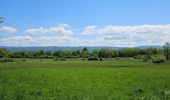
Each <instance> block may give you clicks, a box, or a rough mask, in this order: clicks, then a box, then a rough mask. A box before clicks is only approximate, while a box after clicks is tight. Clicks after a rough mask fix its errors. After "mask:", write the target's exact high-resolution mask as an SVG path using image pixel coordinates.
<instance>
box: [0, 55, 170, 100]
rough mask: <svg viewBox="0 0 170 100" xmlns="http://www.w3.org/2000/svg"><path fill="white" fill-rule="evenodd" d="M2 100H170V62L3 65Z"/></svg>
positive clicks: (0, 75)
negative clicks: (158, 63)
mask: <svg viewBox="0 0 170 100" xmlns="http://www.w3.org/2000/svg"><path fill="white" fill-rule="evenodd" d="M0 100H170V62H166V63H164V64H160V65H156V64H152V63H144V62H142V61H141V60H139V59H133V58H120V59H118V60H115V59H110V60H107V61H102V62H100V61H82V60H79V59H77V60H76V59H74V60H67V61H54V60H53V59H43V60H42V61H40V59H27V60H26V62H23V61H22V60H18V61H17V62H10V63H0Z"/></svg>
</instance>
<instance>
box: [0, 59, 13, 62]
mask: <svg viewBox="0 0 170 100" xmlns="http://www.w3.org/2000/svg"><path fill="white" fill-rule="evenodd" d="M14 61H15V60H14V59H12V58H0V62H14Z"/></svg>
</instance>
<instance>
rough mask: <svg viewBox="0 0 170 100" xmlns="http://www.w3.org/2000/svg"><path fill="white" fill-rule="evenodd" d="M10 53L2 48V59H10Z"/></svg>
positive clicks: (0, 52) (0, 49)
mask: <svg viewBox="0 0 170 100" xmlns="http://www.w3.org/2000/svg"><path fill="white" fill-rule="evenodd" d="M9 54H10V52H9V51H8V50H7V49H4V48H0V58H3V57H8V56H9Z"/></svg>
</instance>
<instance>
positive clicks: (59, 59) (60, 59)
mask: <svg viewBox="0 0 170 100" xmlns="http://www.w3.org/2000/svg"><path fill="white" fill-rule="evenodd" d="M54 60H55V61H66V59H65V58H57V57H56V58H54Z"/></svg>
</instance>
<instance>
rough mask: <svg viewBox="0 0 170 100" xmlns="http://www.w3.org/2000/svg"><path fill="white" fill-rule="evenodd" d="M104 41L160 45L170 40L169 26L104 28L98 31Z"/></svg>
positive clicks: (110, 26)
mask: <svg viewBox="0 0 170 100" xmlns="http://www.w3.org/2000/svg"><path fill="white" fill-rule="evenodd" d="M98 32H99V33H102V35H103V36H102V37H103V38H104V39H105V40H106V41H115V40H117V41H125V42H122V43H124V46H126V45H127V46H128V45H129V43H130V44H133V45H134V46H136V45H160V44H162V43H164V42H166V41H169V39H170V24H167V25H139V26H112V25H109V26H106V27H104V28H101V29H98Z"/></svg>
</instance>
